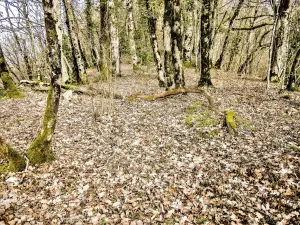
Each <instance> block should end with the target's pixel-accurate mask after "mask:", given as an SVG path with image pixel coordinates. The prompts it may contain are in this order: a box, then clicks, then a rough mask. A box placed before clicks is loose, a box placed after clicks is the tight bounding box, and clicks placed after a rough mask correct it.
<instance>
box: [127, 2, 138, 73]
mask: <svg viewBox="0 0 300 225" xmlns="http://www.w3.org/2000/svg"><path fill="white" fill-rule="evenodd" d="M126 7H127V10H128V18H129V26H128V38H129V47H130V54H131V58H132V66H133V70H136V69H137V64H138V57H137V54H136V45H135V40H134V36H135V35H134V33H135V25H134V16H133V1H132V0H127V2H126Z"/></svg>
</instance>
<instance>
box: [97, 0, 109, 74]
mask: <svg viewBox="0 0 300 225" xmlns="http://www.w3.org/2000/svg"><path fill="white" fill-rule="evenodd" d="M107 16H108V15H107V0H100V16H99V18H100V27H99V31H100V35H99V42H100V62H99V66H100V76H101V78H102V79H104V80H107V79H108V78H109V77H110V74H111V73H110V72H111V71H110V69H109V65H108V59H109V38H108V32H107V28H108V23H107V22H108V21H107Z"/></svg>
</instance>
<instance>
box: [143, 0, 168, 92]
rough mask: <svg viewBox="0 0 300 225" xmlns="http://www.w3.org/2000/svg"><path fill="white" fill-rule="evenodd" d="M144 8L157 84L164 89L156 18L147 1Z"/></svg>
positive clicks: (163, 72)
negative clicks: (146, 13) (146, 14)
mask: <svg viewBox="0 0 300 225" xmlns="http://www.w3.org/2000/svg"><path fill="white" fill-rule="evenodd" d="M146 8H147V11H148V14H149V15H148V27H149V33H150V41H151V46H152V50H153V56H154V60H155V65H156V70H157V73H158V82H159V86H160V87H166V83H165V71H164V66H163V63H162V59H161V55H160V52H159V46H158V41H157V36H156V18H155V17H154V15H153V12H152V10H151V8H150V4H149V0H146Z"/></svg>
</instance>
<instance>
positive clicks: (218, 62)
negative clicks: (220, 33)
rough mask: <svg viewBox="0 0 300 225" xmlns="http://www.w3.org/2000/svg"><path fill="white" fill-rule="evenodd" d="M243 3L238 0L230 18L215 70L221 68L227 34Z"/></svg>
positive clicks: (241, 0)
mask: <svg viewBox="0 0 300 225" xmlns="http://www.w3.org/2000/svg"><path fill="white" fill-rule="evenodd" d="M244 1H245V0H239V3H238V5H237V7H236V8H235V10H234V13H233V15H232V17H231V18H230V21H229V26H228V29H227V31H226V34H225V40H224V43H223V46H222V50H221V54H220V56H219V58H218V59H217V61H216V63H215V67H216V68H217V69H220V68H221V65H222V62H223V58H224V54H225V50H226V48H227V45H228V43H229V34H230V32H231V30H232V26H233V22H234V20H235V18H236V17H237V16H238V15H239V13H240V10H241V8H242V5H243V3H244Z"/></svg>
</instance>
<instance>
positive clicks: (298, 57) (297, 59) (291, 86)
mask: <svg viewBox="0 0 300 225" xmlns="http://www.w3.org/2000/svg"><path fill="white" fill-rule="evenodd" d="M299 62H300V48H299V49H298V50H297V53H296V56H295V58H294V60H293V63H292V67H291V70H290V75H289V80H288V84H287V89H288V90H290V91H292V90H293V89H294V88H295V82H296V72H297V71H296V68H297V64H298V63H299Z"/></svg>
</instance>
